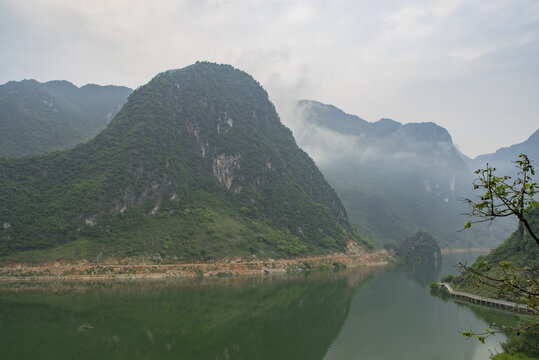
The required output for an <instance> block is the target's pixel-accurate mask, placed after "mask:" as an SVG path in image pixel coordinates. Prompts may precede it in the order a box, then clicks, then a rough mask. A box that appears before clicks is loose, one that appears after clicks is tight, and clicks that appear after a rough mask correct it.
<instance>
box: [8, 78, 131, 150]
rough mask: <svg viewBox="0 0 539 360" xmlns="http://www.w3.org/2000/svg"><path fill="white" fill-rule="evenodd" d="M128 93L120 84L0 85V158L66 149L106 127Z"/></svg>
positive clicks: (28, 83) (21, 83)
mask: <svg viewBox="0 0 539 360" xmlns="http://www.w3.org/2000/svg"><path fill="white" fill-rule="evenodd" d="M131 92H132V90H131V89H129V88H126V87H123V86H98V85H92V84H89V85H85V86H83V87H80V88H77V87H76V86H75V85H73V84H71V83H70V82H67V81H49V82H47V83H40V82H37V81H35V80H23V81H20V82H16V81H10V82H8V83H6V84H4V85H1V86H0V157H9V158H11V157H20V156H24V155H30V154H37V153H45V152H49V151H52V150H59V149H66V148H69V147H72V146H74V145H76V144H78V143H81V142H84V141H87V140H89V139H91V138H92V137H94V136H95V135H97V133H99V132H100V131H101V130H103V129H104V128H105V126H107V124H108V123H109V121H110V120H111V119H112V118H113V116H114V115H115V114H116V112H118V111H119V110H120V108H121V106H122V105H123V104H124V103H125V101H126V100H127V97H128V96H129V94H130V93H131Z"/></svg>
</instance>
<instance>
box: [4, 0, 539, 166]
mask: <svg viewBox="0 0 539 360" xmlns="http://www.w3.org/2000/svg"><path fill="white" fill-rule="evenodd" d="M0 55H1V60H0V83H5V82H7V81H9V80H22V79H25V78H34V79H36V80H39V81H48V80H54V79H62V80H69V81H71V82H73V83H75V84H76V85H78V86H81V85H84V84H86V83H97V84H101V85H105V84H115V85H125V86H129V87H132V88H136V87H137V86H140V85H143V84H145V83H146V82H148V81H149V80H150V79H151V78H152V77H153V76H154V75H155V74H157V73H158V72H161V71H164V70H167V69H175V68H182V67H184V66H187V65H189V64H191V63H194V62H195V61H197V60H208V61H213V62H218V63H228V64H232V65H233V66H235V67H237V68H240V69H242V70H245V71H247V72H248V73H250V74H251V75H253V76H254V77H255V79H257V80H258V81H260V83H261V84H262V85H263V86H264V87H265V88H266V90H267V91H268V93H269V94H270V98H271V99H272V100H273V101H274V102H275V104H276V106H277V110H278V111H280V112H281V113H282V118H283V121H284V122H285V123H290V122H291V121H292V119H290V118H289V117H288V115H287V114H288V112H287V111H286V106H287V104H290V103H291V102H292V101H295V100H298V99H301V98H307V99H313V100H317V101H320V102H324V103H330V104H333V105H335V106H337V107H339V108H341V109H343V110H344V111H346V112H348V113H352V114H356V115H358V116H360V117H362V118H364V119H366V120H368V121H376V120H378V119H379V118H381V117H389V118H392V119H394V120H397V121H400V122H402V123H408V122H425V121H433V122H436V123H438V124H440V125H442V126H444V127H445V128H447V129H448V130H449V132H450V133H451V135H452V136H453V141H454V142H455V144H456V145H457V146H458V147H459V148H460V149H461V150H462V151H463V152H464V153H465V154H467V155H468V156H472V157H475V156H476V155H479V154H482V153H488V152H493V151H495V150H496V149H497V148H499V147H502V146H508V145H511V144H514V143H519V142H522V141H524V140H526V139H527V138H528V137H529V136H530V135H531V134H532V133H533V132H534V131H535V130H537V129H538V128H539V1H538V0H470V1H463V0H446V1H436V0H417V1H400V0H368V1H367V0H365V1H362V0H356V1H351V0H349V1H339V0H332V1H328V0H323V1H322V0H321V1H296V0H286V1H285V0H283V1H269V0H265V1H262V0H230V1H225V0H191V1H189V0H187V1H180V0H151V1H142V0H118V1H115V0H93V1H72V0H0Z"/></svg>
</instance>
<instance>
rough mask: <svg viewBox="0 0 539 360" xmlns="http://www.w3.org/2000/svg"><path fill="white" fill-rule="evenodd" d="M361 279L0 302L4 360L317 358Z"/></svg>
mask: <svg viewBox="0 0 539 360" xmlns="http://www.w3.org/2000/svg"><path fill="white" fill-rule="evenodd" d="M364 277H365V274H364V273H355V274H352V275H347V276H339V277H337V278H335V277H333V278H330V277H327V276H314V277H302V278H295V279H288V280H275V279H274V280H256V279H251V280H248V281H242V282H241V283H240V284H234V283H228V284H223V283H220V282H208V283H205V284H201V285H200V284H198V285H195V284H191V285H190V286H186V285H185V284H182V285H179V286H178V284H175V283H173V282H162V283H129V284H117V283H116V284H98V285H94V286H92V287H90V288H86V289H81V288H78V291H77V292H63V293H50V292H41V291H40V292H24V293H18V294H9V295H0V322H1V323H2V326H1V327H0V348H1V349H2V358H3V359H12V358H13V359H14V358H40V359H46V358H55V359H57V358H77V359H90V358H91V359H95V358H102V359H106V358H115V359H116V358H118V359H123V358H126V359H127V358H128V359H137V358H144V359H320V358H322V357H323V356H324V354H325V352H326V350H327V348H328V346H329V345H330V343H331V342H332V341H333V339H334V338H335V337H336V335H337V334H338V332H339V331H340V329H341V327H342V325H343V323H344V320H345V319H346V317H347V314H348V311H349V308H350V302H351V299H352V295H353V294H354V292H355V289H357V286H358V285H359V284H361V282H362V280H363V279H364Z"/></svg>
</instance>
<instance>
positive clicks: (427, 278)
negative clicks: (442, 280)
mask: <svg viewBox="0 0 539 360" xmlns="http://www.w3.org/2000/svg"><path fill="white" fill-rule="evenodd" d="M441 269H442V263H441V261H440V262H438V263H432V264H413V265H412V264H410V265H403V266H402V270H403V271H404V273H405V274H406V277H407V278H409V279H411V280H413V281H415V282H417V283H419V284H420V285H423V286H425V285H429V284H430V283H431V282H433V281H436V280H437V279H438V278H439V275H440V270H441Z"/></svg>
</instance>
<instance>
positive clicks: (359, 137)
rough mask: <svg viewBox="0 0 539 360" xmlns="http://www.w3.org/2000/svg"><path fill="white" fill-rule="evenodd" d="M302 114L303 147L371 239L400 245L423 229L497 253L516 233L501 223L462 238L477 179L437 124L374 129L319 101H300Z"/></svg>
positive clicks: (443, 242)
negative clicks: (466, 204) (495, 249)
mask: <svg viewBox="0 0 539 360" xmlns="http://www.w3.org/2000/svg"><path fill="white" fill-rule="evenodd" d="M296 115H297V116H296V127H295V128H294V133H295V135H296V139H297V141H298V144H299V145H300V146H301V147H302V148H303V149H305V151H307V153H309V154H310V155H311V156H312V157H313V158H314V160H315V161H316V162H317V165H318V166H319V167H320V170H321V171H322V172H323V174H324V176H325V177H326V179H327V180H328V182H329V183H330V184H331V185H332V186H333V187H334V188H335V190H336V191H337V193H338V194H339V197H340V198H341V199H342V200H343V204H344V206H345V207H346V210H347V212H348V215H349V217H350V222H351V223H352V225H353V226H355V227H356V228H357V229H358V231H359V232H360V233H362V234H365V235H366V236H368V237H369V238H372V239H373V240H376V241H378V242H379V243H396V244H398V243H400V242H401V241H403V240H404V239H405V238H407V237H409V236H411V235H413V234H415V233H416V232H417V231H418V230H420V229H423V230H425V231H427V232H429V233H431V234H432V235H434V236H435V237H436V239H437V240H438V242H439V244H440V246H442V247H490V246H494V245H497V244H499V243H500V242H502V241H503V239H505V238H506V237H507V236H508V235H509V233H510V231H511V229H512V228H513V226H514V225H513V224H514V223H513V222H511V224H510V226H509V227H507V225H506V224H505V223H504V222H498V223H494V224H492V226H490V227H487V226H481V225H479V226H475V227H474V229H473V231H470V232H458V230H460V229H462V226H463V224H464V223H465V221H466V220H467V218H466V217H464V216H461V215H460V214H461V213H462V212H463V211H465V210H467V209H466V208H465V207H464V206H463V204H462V203H461V202H460V201H459V200H458V198H459V197H472V196H475V194H473V193H472V189H473V188H472V180H473V178H474V174H473V173H472V171H471V170H470V169H469V167H468V166H467V164H466V163H465V161H464V160H463V159H462V157H461V155H460V154H459V152H458V150H457V149H456V148H455V146H454V145H453V142H452V139H451V136H450V134H449V133H448V132H447V130H446V129H444V128H442V127H440V126H438V125H436V124H435V123H432V122H429V123H410V124H401V123H399V122H397V121H394V120H391V119H381V120H379V121H377V122H373V123H370V122H367V121H365V120H363V119H361V118H359V117H358V116H355V115H350V114H346V113H345V112H343V111H342V110H340V109H338V108H336V107H335V106H332V105H326V104H322V103H319V102H316V101H311V100H302V101H300V102H299V103H298V106H297V113H296ZM298 124H299V125H298Z"/></svg>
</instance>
